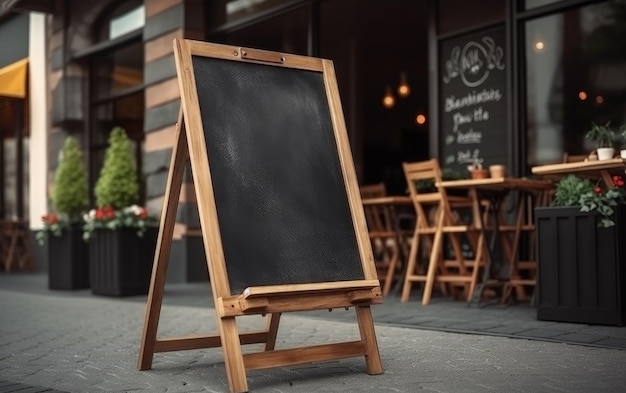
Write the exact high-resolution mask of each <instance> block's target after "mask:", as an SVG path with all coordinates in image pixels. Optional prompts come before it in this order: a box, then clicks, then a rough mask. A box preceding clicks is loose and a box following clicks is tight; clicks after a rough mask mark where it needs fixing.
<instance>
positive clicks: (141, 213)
mask: <svg viewBox="0 0 626 393" xmlns="http://www.w3.org/2000/svg"><path fill="white" fill-rule="evenodd" d="M139 218H141V219H142V220H145V219H146V218H148V209H146V208H145V207H142V208H141V210H140V211H139Z"/></svg>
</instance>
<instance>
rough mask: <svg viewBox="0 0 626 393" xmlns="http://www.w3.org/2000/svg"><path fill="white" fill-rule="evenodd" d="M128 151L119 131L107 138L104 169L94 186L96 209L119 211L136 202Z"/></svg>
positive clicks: (136, 188) (123, 133) (125, 138)
mask: <svg viewBox="0 0 626 393" xmlns="http://www.w3.org/2000/svg"><path fill="white" fill-rule="evenodd" d="M131 148H132V146H131V143H130V140H129V139H128V136H127V135H126V131H125V130H124V129H123V128H121V127H115V128H113V130H112V131H111V135H109V146H108V148H107V150H106V153H105V156H104V165H103V167H102V170H101V172H100V176H99V177H98V181H97V182H96V189H95V196H96V205H97V206H98V207H104V206H111V207H113V208H114V209H121V208H124V207H126V206H130V205H133V204H135V203H137V202H138V201H139V183H138V181H137V167H136V166H135V159H134V158H133V155H132V150H131Z"/></svg>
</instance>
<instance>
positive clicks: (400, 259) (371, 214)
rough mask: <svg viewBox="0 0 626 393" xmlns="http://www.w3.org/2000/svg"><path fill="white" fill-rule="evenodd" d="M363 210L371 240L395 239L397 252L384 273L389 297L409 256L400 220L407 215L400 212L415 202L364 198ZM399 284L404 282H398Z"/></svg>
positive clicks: (407, 198)
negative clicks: (397, 274) (397, 276)
mask: <svg viewBox="0 0 626 393" xmlns="http://www.w3.org/2000/svg"><path fill="white" fill-rule="evenodd" d="M362 203H363V208H364V209H365V216H366V219H367V222H368V231H369V234H370V239H382V240H383V241H384V240H386V239H393V241H394V243H395V250H394V251H395V252H394V253H393V254H392V255H391V256H390V257H389V261H387V263H386V264H385V266H384V269H385V272H383V281H384V282H383V295H387V294H388V293H389V292H390V291H391V288H392V285H391V283H392V282H393V279H394V274H396V272H397V271H403V270H404V265H405V263H404V260H405V258H406V256H407V252H406V251H405V247H404V245H405V243H406V242H405V233H404V231H403V229H402V227H401V224H400V220H401V219H402V218H405V217H406V214H404V213H401V212H399V211H398V210H399V209H401V208H402V206H410V205H411V204H412V203H413V202H412V201H411V198H410V197H409V196H406V195H401V196H384V197H375V198H363V199H362ZM398 282H399V283H401V282H402V280H401V279H400V280H398Z"/></svg>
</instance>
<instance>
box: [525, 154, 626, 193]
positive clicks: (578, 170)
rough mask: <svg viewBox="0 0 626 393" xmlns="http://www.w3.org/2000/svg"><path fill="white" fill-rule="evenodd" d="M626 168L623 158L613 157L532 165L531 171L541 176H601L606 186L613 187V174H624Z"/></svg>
mask: <svg viewBox="0 0 626 393" xmlns="http://www.w3.org/2000/svg"><path fill="white" fill-rule="evenodd" d="M625 169H626V163H625V160H623V159H622V158H613V159H610V160H592V161H579V162H566V163H561V164H548V165H540V166H535V167H533V168H532V169H531V170H532V173H533V174H535V175H541V176H550V175H557V176H566V175H568V174H575V175H580V176H587V177H601V178H602V180H603V181H604V183H605V184H606V185H607V186H608V187H613V186H614V184H613V179H612V177H611V176H612V175H613V174H621V175H623V174H624V170H625Z"/></svg>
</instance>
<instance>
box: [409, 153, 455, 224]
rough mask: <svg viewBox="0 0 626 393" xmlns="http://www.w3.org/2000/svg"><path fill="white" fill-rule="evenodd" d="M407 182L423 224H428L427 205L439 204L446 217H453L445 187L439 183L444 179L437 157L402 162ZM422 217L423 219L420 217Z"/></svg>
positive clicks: (441, 212)
mask: <svg viewBox="0 0 626 393" xmlns="http://www.w3.org/2000/svg"><path fill="white" fill-rule="evenodd" d="M402 168H403V170H404V176H405V177H406V183H407V186H408V188H409V193H410V195H411V199H412V200H413V204H414V205H415V210H416V212H417V215H418V221H422V225H424V224H426V225H428V219H427V217H428V216H427V214H428V210H429V209H427V206H426V205H431V206H432V205H433V204H439V205H440V206H439V208H440V209H441V211H440V212H439V213H440V214H443V216H444V217H451V211H450V205H449V203H448V198H447V195H446V192H445V190H444V189H443V187H441V186H439V184H440V183H441V182H442V181H443V179H442V175H441V168H440V167H439V162H438V161H437V159H435V158H432V159H430V160H428V161H420V162H405V163H403V164H402ZM420 217H421V218H422V219H420Z"/></svg>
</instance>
